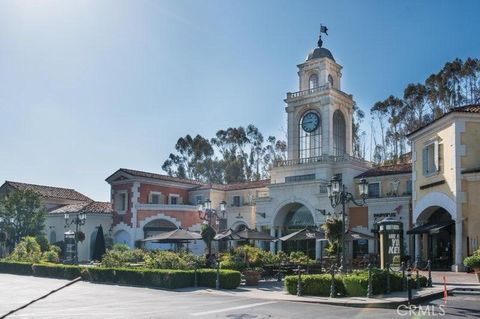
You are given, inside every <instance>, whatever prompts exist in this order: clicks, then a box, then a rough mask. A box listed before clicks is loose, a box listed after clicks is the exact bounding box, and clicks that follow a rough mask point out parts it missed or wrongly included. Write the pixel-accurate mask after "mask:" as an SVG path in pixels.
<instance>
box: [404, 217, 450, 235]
mask: <svg viewBox="0 0 480 319" xmlns="http://www.w3.org/2000/svg"><path fill="white" fill-rule="evenodd" d="M453 224H455V221H453V220H451V221H448V222H441V223H428V224H423V225H420V226H417V227H414V228H412V229H410V230H408V231H407V234H409V235H415V234H417V235H418V234H426V233H428V234H434V233H436V232H438V231H439V230H440V229H442V228H445V227H448V226H450V225H453Z"/></svg>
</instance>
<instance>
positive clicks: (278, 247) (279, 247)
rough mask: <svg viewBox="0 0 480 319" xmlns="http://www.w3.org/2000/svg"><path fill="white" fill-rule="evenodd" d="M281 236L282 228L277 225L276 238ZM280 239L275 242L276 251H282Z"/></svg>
mask: <svg viewBox="0 0 480 319" xmlns="http://www.w3.org/2000/svg"><path fill="white" fill-rule="evenodd" d="M280 237H282V228H281V227H278V238H280ZM282 248H283V247H282V241H281V240H279V241H278V242H277V251H282Z"/></svg>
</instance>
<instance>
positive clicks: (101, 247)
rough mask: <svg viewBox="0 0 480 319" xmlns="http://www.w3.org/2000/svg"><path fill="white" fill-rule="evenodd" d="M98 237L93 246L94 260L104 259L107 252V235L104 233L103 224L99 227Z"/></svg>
mask: <svg viewBox="0 0 480 319" xmlns="http://www.w3.org/2000/svg"><path fill="white" fill-rule="evenodd" d="M97 229H98V230H97V237H95V246H94V248H93V255H92V259H93V260H100V261H101V260H102V258H103V255H104V254H105V251H106V249H105V237H104V235H103V227H102V225H100V226H98V227H97Z"/></svg>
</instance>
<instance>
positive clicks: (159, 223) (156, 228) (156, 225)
mask: <svg viewBox="0 0 480 319" xmlns="http://www.w3.org/2000/svg"><path fill="white" fill-rule="evenodd" d="M175 229H177V226H176V225H175V224H174V223H172V222H171V221H169V220H166V219H155V220H152V221H150V222H148V223H147V224H146V225H145V226H143V234H144V235H143V238H144V239H146V238H149V237H152V236H155V235H158V234H160V233H164V232H168V231H172V230H175ZM145 248H146V249H172V250H173V249H175V245H174V244H170V243H165V244H160V243H152V242H146V243H145Z"/></svg>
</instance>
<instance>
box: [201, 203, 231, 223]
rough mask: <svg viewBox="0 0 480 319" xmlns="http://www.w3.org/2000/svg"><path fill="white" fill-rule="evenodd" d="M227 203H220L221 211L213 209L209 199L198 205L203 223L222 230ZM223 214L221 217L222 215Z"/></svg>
mask: <svg viewBox="0 0 480 319" xmlns="http://www.w3.org/2000/svg"><path fill="white" fill-rule="evenodd" d="M226 204H227V203H226V202H225V201H222V202H220V211H219V212H217V210H216V209H213V208H212V201H210V200H209V199H207V200H206V201H205V202H203V204H198V217H199V218H200V219H201V220H203V223H204V224H206V225H210V226H212V227H213V224H215V227H214V228H216V229H217V230H218V229H219V228H220V221H221V220H224V219H225V206H226ZM220 214H221V215H220Z"/></svg>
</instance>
